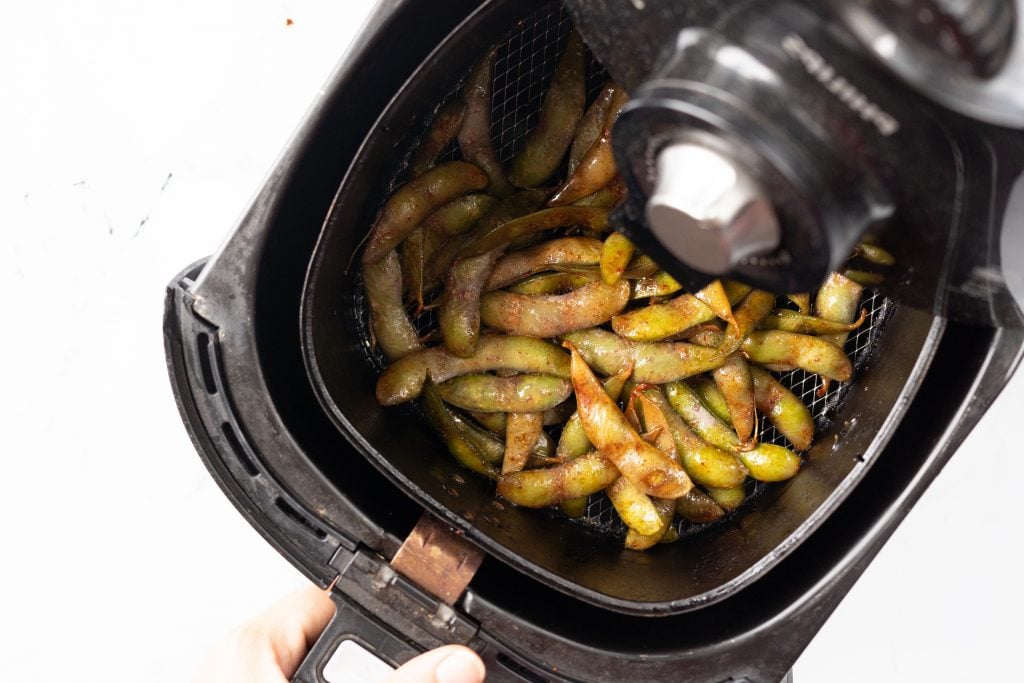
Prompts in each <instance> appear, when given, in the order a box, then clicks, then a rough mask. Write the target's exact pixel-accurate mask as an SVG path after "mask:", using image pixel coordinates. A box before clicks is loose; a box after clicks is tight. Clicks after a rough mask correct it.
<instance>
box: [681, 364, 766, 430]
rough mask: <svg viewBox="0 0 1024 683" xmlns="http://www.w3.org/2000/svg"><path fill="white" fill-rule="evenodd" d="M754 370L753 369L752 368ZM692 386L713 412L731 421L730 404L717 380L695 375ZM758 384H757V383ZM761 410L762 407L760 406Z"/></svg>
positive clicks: (725, 420)
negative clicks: (716, 382)
mask: <svg viewBox="0 0 1024 683" xmlns="http://www.w3.org/2000/svg"><path fill="white" fill-rule="evenodd" d="M751 372H753V370H751ZM689 382H690V386H692V387H693V390H694V391H696V392H697V395H698V396H700V400H701V402H702V403H703V404H704V405H706V406H707V407H708V410H710V411H711V412H712V413H714V414H715V417H717V418H718V419H719V420H721V421H722V422H728V421H729V406H728V405H726V403H725V398H724V397H723V396H722V392H720V391H719V390H718V385H717V384H715V380H713V379H712V378H710V377H704V376H701V377H694V378H693V379H691V380H689ZM755 386H756V385H755ZM758 410H760V408H758Z"/></svg>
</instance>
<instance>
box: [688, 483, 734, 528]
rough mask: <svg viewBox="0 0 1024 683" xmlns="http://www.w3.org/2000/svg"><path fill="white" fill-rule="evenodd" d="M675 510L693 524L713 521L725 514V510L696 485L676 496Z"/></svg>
mask: <svg viewBox="0 0 1024 683" xmlns="http://www.w3.org/2000/svg"><path fill="white" fill-rule="evenodd" d="M676 512H677V513H679V516H680V517H682V518H683V519H685V520H688V521H690V522H693V523H694V524H707V523H709V522H714V521H715V520H718V519H721V518H722V517H723V516H724V515H725V510H723V509H722V508H721V507H720V506H719V505H718V503H716V502H715V499H714V498H712V497H711V496H709V495H708V494H706V493H704V492H703V491H701V490H700V489H698V488H697V487H696V486H695V487H693V488H692V489H690V492H689V493H687V494H686V495H685V496H681V497H680V498H676Z"/></svg>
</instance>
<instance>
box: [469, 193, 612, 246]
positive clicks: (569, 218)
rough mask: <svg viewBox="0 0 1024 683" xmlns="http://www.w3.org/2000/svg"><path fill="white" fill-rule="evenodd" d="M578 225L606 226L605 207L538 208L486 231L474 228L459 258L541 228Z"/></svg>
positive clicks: (593, 227)
mask: <svg viewBox="0 0 1024 683" xmlns="http://www.w3.org/2000/svg"><path fill="white" fill-rule="evenodd" d="M571 225H582V226H585V227H587V228H590V229H592V230H607V229H608V210H607V209H595V208H590V207H583V206H557V207H554V208H551V209H541V210H540V211H535V212H534V213H531V214H528V215H525V216H522V217H520V218H516V219H515V220H509V221H507V222H504V223H500V224H497V225H494V226H493V227H492V228H491V229H490V230H487V231H483V230H479V229H478V230H475V231H473V233H472V238H471V241H470V243H469V244H467V245H466V247H465V248H464V249H463V251H462V256H463V257H467V258H468V257H471V256H478V255H480V254H484V253H486V252H488V251H490V250H491V249H494V248H496V247H501V246H504V245H506V244H508V243H509V242H511V241H512V240H514V239H516V238H517V237H522V236H523V235H529V234H531V233H535V232H539V231H541V230H551V229H553V228H563V227H568V226H571Z"/></svg>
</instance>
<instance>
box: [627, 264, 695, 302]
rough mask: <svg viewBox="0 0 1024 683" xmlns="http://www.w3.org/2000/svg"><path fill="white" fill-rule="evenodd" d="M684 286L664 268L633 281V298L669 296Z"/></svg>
mask: <svg viewBox="0 0 1024 683" xmlns="http://www.w3.org/2000/svg"><path fill="white" fill-rule="evenodd" d="M682 288H683V286H682V285H681V284H679V283H678V282H676V279H675V278H674V277H672V276H671V275H669V274H668V273H666V272H665V271H664V270H659V271H658V272H657V273H655V274H654V275H649V276H647V277H642V278H640V279H639V280H637V281H636V282H634V283H633V295H632V298H634V299H646V298H648V297H652V296H668V295H669V294H675V293H676V292H678V291H679V290H680V289H682Z"/></svg>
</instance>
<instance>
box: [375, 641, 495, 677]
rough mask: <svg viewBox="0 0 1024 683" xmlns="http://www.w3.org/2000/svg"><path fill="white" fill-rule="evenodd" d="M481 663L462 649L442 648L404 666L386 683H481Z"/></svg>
mask: <svg viewBox="0 0 1024 683" xmlns="http://www.w3.org/2000/svg"><path fill="white" fill-rule="evenodd" d="M485 673H486V670H485V669H484V663H483V660H481V659H480V656H479V655H477V653H475V652H473V651H472V650H470V649H469V648H468V647H465V646H463V645H445V646H444V647H439V648H437V649H436V650H430V651H429V652H424V653H423V654H421V655H419V656H418V657H414V658H413V659H410V660H409V661H408V662H406V663H405V664H403V665H402V666H401V667H400V668H399V669H398V670H397V671H395V673H394V674H392V676H391V678H390V679H388V681H387V683H483V680H484V674H485Z"/></svg>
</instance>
